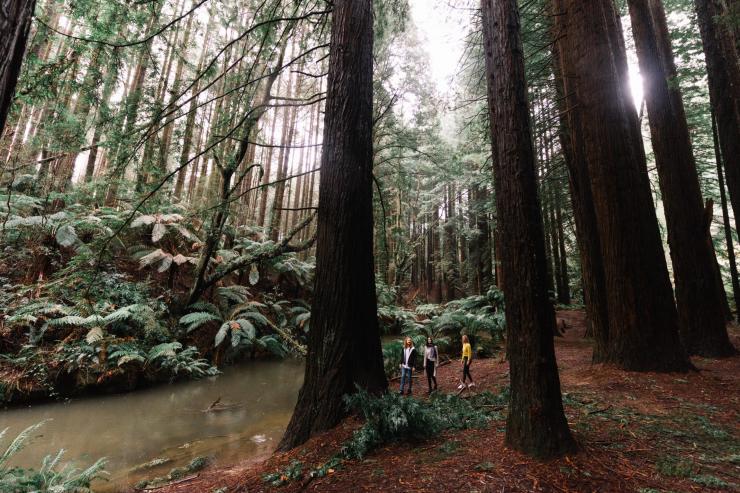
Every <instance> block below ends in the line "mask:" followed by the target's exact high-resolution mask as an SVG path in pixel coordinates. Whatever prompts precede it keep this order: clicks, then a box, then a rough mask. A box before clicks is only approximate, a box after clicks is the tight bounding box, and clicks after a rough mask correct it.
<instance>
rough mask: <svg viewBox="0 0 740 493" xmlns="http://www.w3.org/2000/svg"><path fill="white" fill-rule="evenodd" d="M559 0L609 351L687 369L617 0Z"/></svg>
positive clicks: (644, 367)
mask: <svg viewBox="0 0 740 493" xmlns="http://www.w3.org/2000/svg"><path fill="white" fill-rule="evenodd" d="M556 3H559V5H560V6H561V7H560V8H559V9H557V11H556V14H557V15H556V16H555V18H556V23H557V24H558V25H559V27H560V30H561V32H560V33H559V34H560V36H564V37H563V38H562V39H561V43H560V49H559V51H560V55H561V57H562V59H561V63H562V68H563V79H564V80H566V81H569V83H568V87H567V88H566V100H567V104H568V111H569V114H570V115H571V118H570V125H569V126H570V129H569V130H570V132H572V133H573V134H575V135H578V138H579V139H582V144H583V159H584V160H585V161H586V163H587V168H588V176H589V182H590V186H591V192H592V196H593V206H594V212H595V215H596V223H597V227H598V232H599V241H600V247H601V256H602V258H603V262H604V274H605V281H606V282H605V285H606V297H607V300H608V301H607V303H608V313H609V336H608V338H609V341H608V347H607V355H606V360H608V361H610V362H613V363H615V364H617V365H618V366H620V367H621V368H624V369H628V370H637V371H651V370H653V371H678V370H686V369H687V368H688V366H689V361H688V358H687V356H686V353H685V350H684V349H683V347H682V346H681V342H680V340H679V335H678V325H679V324H678V313H677V311H676V306H675V304H674V302H673V290H672V287H671V283H670V279H669V276H668V268H667V265H666V261H665V256H664V253H663V248H662V241H661V238H660V234H659V231H658V220H657V217H656V214H655V206H654V204H653V202H652V196H651V193H650V183H649V179H648V176H647V164H646V161H645V153H644V149H643V146H642V136H641V133H640V128H639V123H638V120H637V113H636V111H635V108H634V105H633V103H632V98H631V93H630V89H629V86H628V84H627V63H626V53H625V49H624V42H623V38H622V33H621V26H620V24H619V17H618V15H617V12H616V11H615V9H614V4H613V3H612V0H562V1H560V2H556ZM571 82H572V84H570V83H571ZM571 86H572V87H571Z"/></svg>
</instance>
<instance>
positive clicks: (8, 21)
mask: <svg viewBox="0 0 740 493" xmlns="http://www.w3.org/2000/svg"><path fill="white" fill-rule="evenodd" d="M35 6H36V0H2V2H0V135H2V133H3V128H4V127H5V120H6V119H7V117H8V112H9V111H10V104H11V102H12V100H13V94H14V93H15V85H16V83H17V82H18V76H19V75H20V72H21V63H22V62H23V54H24V53H25V51H26V42H27V41H28V31H29V29H30V28H31V20H32V19H33V9H34V7H35Z"/></svg>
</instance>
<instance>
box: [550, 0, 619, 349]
mask: <svg viewBox="0 0 740 493" xmlns="http://www.w3.org/2000/svg"><path fill="white" fill-rule="evenodd" d="M553 9H554V12H553V14H554V15H555V17H557V16H558V15H559V13H560V12H562V10H563V6H562V0H554V1H553ZM562 30H563V26H558V27H557V29H556V30H555V32H554V34H553V39H554V40H556V41H555V43H554V45H553V66H554V72H555V84H556V86H555V87H556V90H557V101H558V110H559V112H560V114H561V118H560V124H561V125H560V143H561V146H562V147H563V156H564V157H565V164H566V166H567V167H568V183H569V186H570V197H571V203H572V205H573V217H574V219H575V223H576V242H577V243H578V251H579V254H580V260H581V279H582V282H583V298H584V299H583V301H584V303H585V305H586V315H587V319H588V330H587V335H589V336H591V337H593V338H594V352H593V361H594V363H599V362H602V361H605V360H606V356H607V346H608V342H609V319H608V316H607V299H606V280H605V276H604V263H603V259H602V258H601V242H600V240H599V231H598V228H597V225H596V215H595V213H594V207H593V196H592V194H591V183H590V181H589V176H588V166H587V163H586V161H585V158H584V148H585V146H584V143H583V134H582V133H581V132H580V131H579V132H574V131H573V130H572V129H574V128H575V129H578V128H580V119H579V114H578V112H576V111H570V105H571V104H578V103H577V95H576V94H575V92H574V87H573V82H574V80H573V79H568V78H566V77H565V76H564V73H563V69H562V58H563V51H562V44H563V43H564V41H565V38H564V36H563V32H562ZM566 94H568V95H569V97H568V98H567V100H566V98H565V95H566Z"/></svg>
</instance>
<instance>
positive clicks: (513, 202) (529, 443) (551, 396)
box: [481, 0, 575, 457]
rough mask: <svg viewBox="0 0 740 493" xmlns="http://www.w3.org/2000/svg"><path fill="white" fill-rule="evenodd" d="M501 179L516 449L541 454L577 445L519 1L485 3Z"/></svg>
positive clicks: (510, 431)
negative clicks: (549, 285) (549, 267)
mask: <svg viewBox="0 0 740 493" xmlns="http://www.w3.org/2000/svg"><path fill="white" fill-rule="evenodd" d="M481 7H482V18H483V42H484V47H485V55H486V78H487V81H488V107H489V115H490V120H491V145H492V149H493V162H494V178H495V186H496V205H497V211H498V224H499V228H500V229H501V243H502V247H503V248H502V251H501V259H502V263H503V270H504V276H505V278H506V279H507V282H506V284H505V286H504V296H505V297H506V326H507V331H508V334H507V340H508V348H507V356H508V359H509V362H510V373H511V379H510V381H511V401H510V404H509V416H508V419H507V422H506V443H507V445H508V446H510V447H512V448H514V449H516V450H519V451H521V452H524V453H526V454H529V455H534V456H536V457H554V456H559V455H562V454H564V453H567V452H570V451H572V450H574V449H575V442H574V440H573V438H572V436H571V434H570V430H569V429H568V423H567V421H566V419H565V414H564V412H563V404H562V400H561V396H560V379H559V377H558V368H557V365H556V363H555V347H554V344H553V338H552V335H553V333H554V331H555V327H554V326H553V322H554V320H555V317H554V315H553V308H552V304H551V303H550V300H549V299H548V295H547V290H546V283H545V276H546V275H547V274H546V269H545V242H544V231H543V225H542V216H541V215H540V206H539V200H538V198H537V178H536V173H535V156H534V149H533V147H532V138H531V131H530V127H529V110H528V103H527V89H526V81H525V76H524V55H523V49H522V43H521V38H520V32H519V11H518V8H517V3H516V0H504V1H501V0H482V2H481Z"/></svg>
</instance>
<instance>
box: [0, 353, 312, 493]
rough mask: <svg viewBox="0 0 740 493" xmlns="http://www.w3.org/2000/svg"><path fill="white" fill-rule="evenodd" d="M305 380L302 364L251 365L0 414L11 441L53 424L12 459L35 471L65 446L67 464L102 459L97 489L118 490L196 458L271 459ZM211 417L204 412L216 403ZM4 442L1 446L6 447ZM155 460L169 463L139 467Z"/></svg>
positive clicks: (286, 362) (293, 362)
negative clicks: (103, 476) (104, 475)
mask: <svg viewBox="0 0 740 493" xmlns="http://www.w3.org/2000/svg"><path fill="white" fill-rule="evenodd" d="M302 380H303V362H302V361H296V360H285V361H275V362H272V361H261V362H250V363H247V364H245V365H243V366H237V367H231V368H227V369H226V370H225V372H224V374H223V375H220V376H219V377H216V378H211V379H207V380H200V381H195V382H182V383H177V384H173V385H166V386H160V387H154V388H151V389H146V390H141V391H137V392H133V393H130V394H120V395H112V396H104V397H95V398H86V399H76V400H73V401H71V402H66V403H52V404H44V405H37V406H32V407H28V408H20V409H11V410H6V411H0V430H1V429H3V428H6V427H9V428H10V430H9V432H8V435H9V436H15V435H16V434H17V433H19V432H20V431H21V430H22V429H24V428H26V427H27V426H29V425H32V424H34V423H38V422H40V421H43V420H46V419H50V420H51V421H49V422H48V423H46V424H45V425H44V426H43V427H42V428H41V429H40V430H39V435H40V436H38V437H37V438H36V439H35V440H33V441H32V442H31V443H30V444H29V445H28V446H27V447H26V448H25V449H24V450H22V451H21V452H20V454H18V455H17V456H16V457H15V458H14V459H13V460H12V461H11V464H12V465H18V466H23V467H35V468H38V467H39V466H40V464H41V460H42V458H43V457H44V456H45V455H47V454H50V453H56V452H57V451H58V450H59V449H60V448H64V449H65V450H66V453H65V455H64V457H65V460H66V461H74V462H75V463H76V464H79V465H80V466H83V465H84V466H86V465H88V464H90V463H92V462H93V461H95V460H96V459H97V458H99V457H107V458H108V465H107V467H106V470H107V471H109V472H110V473H111V475H110V478H109V479H110V481H108V482H105V483H97V484H95V485H94V486H95V490H96V491H119V490H120V489H122V488H123V487H124V486H126V485H131V484H132V483H135V482H136V481H138V480H140V479H142V478H152V477H155V476H163V475H166V474H167V473H168V471H169V470H170V469H172V468H173V467H176V466H182V465H185V464H187V463H188V462H189V461H190V460H191V459H193V458H194V457H198V456H211V457H213V458H214V459H215V461H217V462H220V463H230V462H237V461H248V460H250V459H252V460H253V459H257V458H260V457H263V456H265V455H267V454H269V453H270V452H271V451H272V450H273V449H274V448H275V447H276V446H277V442H278V441H279V440H280V437H281V435H282V432H283V430H284V429H285V426H286V425H287V423H288V420H289V419H290V415H291V413H292V411H293V406H294V405H295V402H296V399H297V397H298V390H299V388H300V385H301V383H302ZM219 398H220V401H219V404H217V405H216V406H215V408H216V409H218V410H216V411H207V412H206V411H205V410H206V409H208V407H209V406H211V405H212V404H213V403H214V402H215V401H216V400H217V399H219ZM7 444H8V443H7V440H4V441H3V443H2V444H0V449H2V450H4V447H2V445H7ZM153 459H165V460H166V461H167V462H166V463H165V464H162V465H160V466H158V467H154V468H146V469H143V470H142V469H137V466H139V465H141V464H144V463H147V462H150V461H152V460H153Z"/></svg>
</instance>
